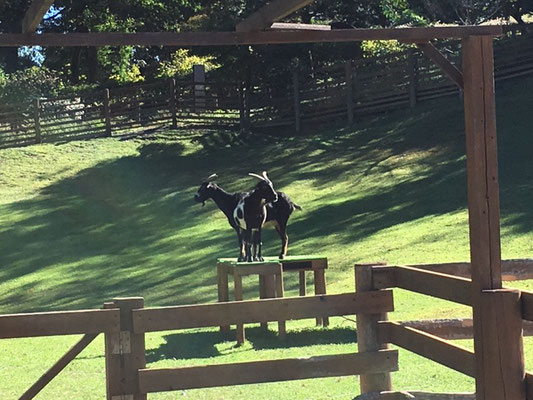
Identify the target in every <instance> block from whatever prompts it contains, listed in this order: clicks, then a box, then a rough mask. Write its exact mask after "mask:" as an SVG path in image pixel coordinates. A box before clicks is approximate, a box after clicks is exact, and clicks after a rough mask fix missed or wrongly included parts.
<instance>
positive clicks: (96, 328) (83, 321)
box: [0, 310, 119, 339]
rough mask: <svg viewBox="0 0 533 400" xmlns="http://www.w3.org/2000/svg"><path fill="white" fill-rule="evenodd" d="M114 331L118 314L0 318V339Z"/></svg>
mask: <svg viewBox="0 0 533 400" xmlns="http://www.w3.org/2000/svg"><path fill="white" fill-rule="evenodd" d="M118 331H119V311H118V310H80V311H59V312H45V313H28V314H6V315H0V339H6V338H19V337H35V336H55V335H74V334H80V333H86V334H90V333H101V332H118Z"/></svg>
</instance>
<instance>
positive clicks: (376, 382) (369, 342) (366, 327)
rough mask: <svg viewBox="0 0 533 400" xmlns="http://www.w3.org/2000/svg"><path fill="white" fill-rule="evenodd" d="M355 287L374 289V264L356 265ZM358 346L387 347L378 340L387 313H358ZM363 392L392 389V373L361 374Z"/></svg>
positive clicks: (361, 348) (367, 348)
mask: <svg viewBox="0 0 533 400" xmlns="http://www.w3.org/2000/svg"><path fill="white" fill-rule="evenodd" d="M355 287H356V291H357V292H369V291H372V290H374V287H373V283H372V266H371V265H358V264H356V265H355ZM356 319H357V347H358V349H359V353H364V352H370V351H378V350H382V349H387V348H388V345H387V344H381V343H379V341H378V332H377V329H378V321H386V320H387V319H388V317H387V313H380V314H357V315H356ZM359 382H360V384H361V394H365V393H372V392H382V391H391V390H392V381H391V374H390V373H388V372H386V373H379V374H362V375H360V376H359Z"/></svg>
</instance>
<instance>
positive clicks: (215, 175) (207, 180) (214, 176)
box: [205, 174, 218, 182]
mask: <svg viewBox="0 0 533 400" xmlns="http://www.w3.org/2000/svg"><path fill="white" fill-rule="evenodd" d="M215 178H218V175H217V174H211V175H209V176H208V177H207V179H206V180H205V181H206V182H209V181H210V180H211V179H215Z"/></svg>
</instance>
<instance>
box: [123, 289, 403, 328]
mask: <svg viewBox="0 0 533 400" xmlns="http://www.w3.org/2000/svg"><path fill="white" fill-rule="evenodd" d="M393 309H394V307H393V303H392V291H390V290H386V291H380V292H372V293H346V294H333V295H318V296H308V297H293V298H283V299H279V298H276V299H263V300H247V301H235V302H227V303H217V304H200V305H192V306H177V307H161V308H152V309H150V308H145V309H142V310H133V327H134V332H136V333H140V332H156V331H164V330H171V329H188V328H202V327H208V326H225V325H233V324H247V323H256V322H269V321H280V320H290V319H304V318H315V317H327V316H339V315H354V314H359V313H361V314H362V313H373V314H376V313H380V312H386V311H392V310H393Z"/></svg>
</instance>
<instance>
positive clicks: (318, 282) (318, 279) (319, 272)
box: [314, 269, 329, 326]
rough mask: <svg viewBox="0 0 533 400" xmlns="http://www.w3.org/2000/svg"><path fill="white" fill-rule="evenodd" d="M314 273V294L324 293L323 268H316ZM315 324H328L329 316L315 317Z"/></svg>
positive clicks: (324, 273)
mask: <svg viewBox="0 0 533 400" xmlns="http://www.w3.org/2000/svg"><path fill="white" fill-rule="evenodd" d="M314 274H315V295H317V294H326V272H325V270H323V269H316V270H315V271H314ZM316 324H317V325H322V326H328V325H329V318H328V317H324V318H317V319H316Z"/></svg>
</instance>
